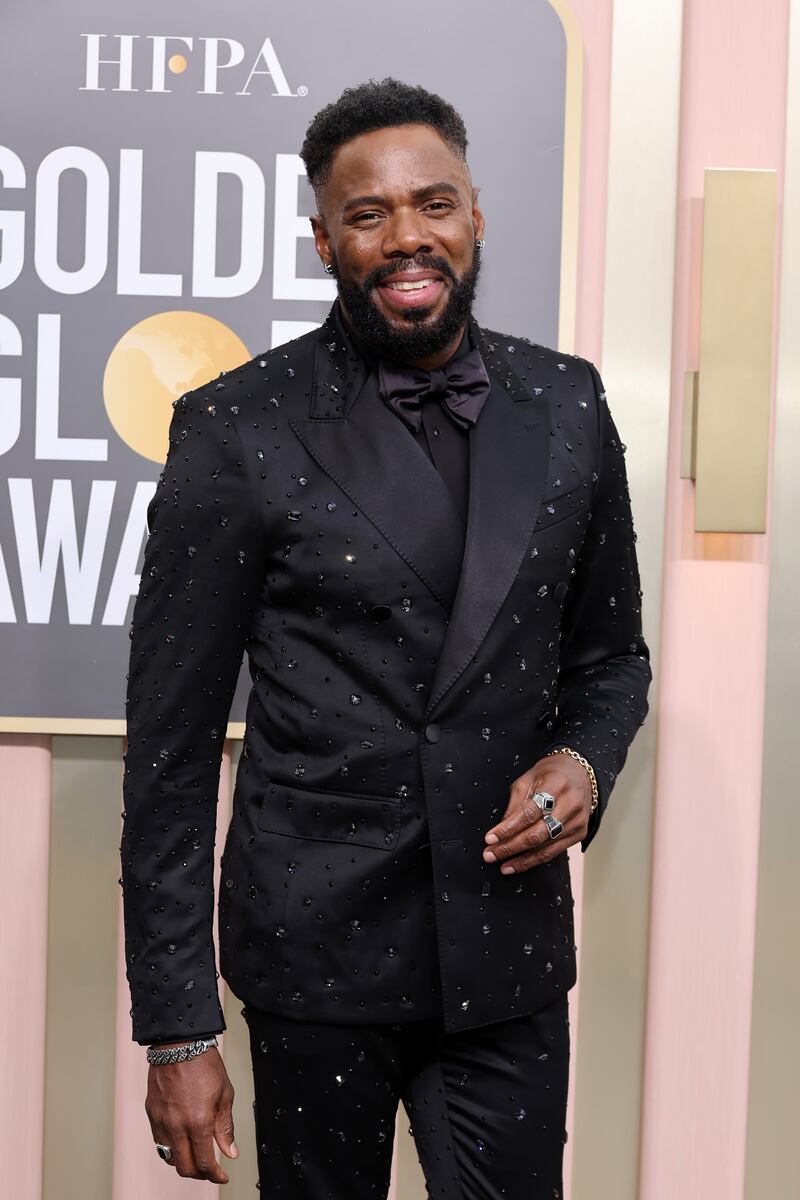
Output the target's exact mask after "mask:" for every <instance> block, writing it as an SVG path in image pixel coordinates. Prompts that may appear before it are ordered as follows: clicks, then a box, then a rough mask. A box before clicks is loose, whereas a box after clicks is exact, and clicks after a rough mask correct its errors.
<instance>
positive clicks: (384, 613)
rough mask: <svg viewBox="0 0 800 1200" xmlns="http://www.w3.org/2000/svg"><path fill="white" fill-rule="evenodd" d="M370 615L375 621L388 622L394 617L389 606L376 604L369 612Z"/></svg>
mask: <svg viewBox="0 0 800 1200" xmlns="http://www.w3.org/2000/svg"><path fill="white" fill-rule="evenodd" d="M369 615H370V616H371V617H372V619H373V621H386V620H388V618H389V617H390V616H391V615H392V610H391V608H390V607H389V605H388V604H376V605H374V607H373V608H371V609H370V610H369Z"/></svg>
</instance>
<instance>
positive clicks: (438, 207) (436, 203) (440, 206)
mask: <svg viewBox="0 0 800 1200" xmlns="http://www.w3.org/2000/svg"><path fill="white" fill-rule="evenodd" d="M425 207H426V208H427V209H428V211H429V212H430V211H431V210H433V211H434V212H442V211H445V212H446V211H447V210H448V209H451V208H452V207H453V205H452V204H451V203H450V202H449V201H448V200H431V201H430V203H429V204H426V206H425Z"/></svg>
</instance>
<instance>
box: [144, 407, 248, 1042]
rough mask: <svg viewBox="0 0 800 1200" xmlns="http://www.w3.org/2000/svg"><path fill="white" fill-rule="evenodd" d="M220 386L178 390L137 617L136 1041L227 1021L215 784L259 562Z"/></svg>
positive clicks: (187, 1033)
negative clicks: (221, 989) (218, 958)
mask: <svg viewBox="0 0 800 1200" xmlns="http://www.w3.org/2000/svg"><path fill="white" fill-rule="evenodd" d="M223 386H224V385H223ZM217 387H219V384H218V385H217ZM220 394H221V393H219V392H217V391H215V387H214V384H209V385H208V386H207V387H206V388H205V389H198V390H197V391H195V392H191V393H189V394H187V395H186V396H183V397H181V399H180V400H179V401H178V402H177V403H176V406H175V410H174V414H173V417H172V421H171V424H170V430H169V451H168V454H167V460H166V464H165V466H164V470H163V471H162V473H161V476H160V478H159V481H158V484H157V487H156V491H155V494H154V496H153V499H152V501H151V502H150V505H149V507H148V514H147V516H148V528H149V537H148V539H147V543H146V546H145V553H144V563H143V567H142V576H141V583H140V587H139V593H138V596H137V599H136V603H135V605H134V611H133V622H132V626H131V652H130V667H129V674H128V688H127V702H126V713H127V723H128V746H127V752H126V755H125V771H124V778H123V796H124V808H125V811H124V814H123V818H124V819H123V833H122V843H121V847H120V855H121V859H122V881H121V882H122V889H123V908H124V918H125V955H126V969H127V976H128V982H129V984H130V989H131V1000H132V1010H131V1015H132V1018H133V1039H134V1041H139V1042H141V1043H146V1042H154V1041H162V1042H164V1041H171V1040H180V1039H181V1038H186V1037H194V1036H196V1033H197V1032H198V1031H208V1030H220V1031H221V1030H223V1029H224V1028H225V1021H224V1018H223V1015H222V1009H221V1007H220V1003H219V998H218V994H217V972H216V964H215V953H214V945H213V940H212V923H213V915H214V884H213V868H214V836H215V827H216V807H217V795H218V789H219V773H220V764H221V760H222V751H223V746H224V740H225V729H226V724H227V720H228V713H229V710H230V706H231V702H232V699H233V692H234V688H235V686H236V680H237V678H238V674H239V668H240V665H241V662H242V656H243V652H244V648H245V644H246V640H247V636H248V633H249V630H250V625H251V622H252V615H253V611H254V608H255V605H256V601H257V597H258V594H259V590H260V587H261V584H262V581H263V578H264V570H263V545H262V540H261V533H260V526H259V522H258V520H257V514H256V509H255V505H254V500H253V492H252V488H251V484H250V477H249V472H248V467H247V464H246V462H245V461H244V451H243V449H242V444H241V441H240V439H239V434H238V432H237V430H236V429H235V427H234V425H233V423H232V421H231V418H230V414H229V410H228V407H227V404H226V403H222V404H220V403H219V401H218V400H216V402H215V397H218V396H219V395H220Z"/></svg>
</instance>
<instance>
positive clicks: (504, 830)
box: [484, 791, 542, 861]
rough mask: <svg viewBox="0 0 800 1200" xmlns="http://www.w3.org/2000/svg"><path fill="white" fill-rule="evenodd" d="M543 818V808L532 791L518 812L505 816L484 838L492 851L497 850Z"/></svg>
mask: <svg viewBox="0 0 800 1200" xmlns="http://www.w3.org/2000/svg"><path fill="white" fill-rule="evenodd" d="M541 818H542V810H541V809H540V808H539V805H538V804H537V803H536V801H535V800H534V799H533V792H532V791H531V792H530V793H529V795H528V796H527V797H526V798H525V800H523V802H522V804H521V805H520V807H519V808H518V809H517V810H516V812H514V813H512V814H511V815H510V816H506V817H504V818H503V820H502V821H501V822H500V824H499V825H495V826H494V827H493V828H492V829H490V830H489V831H488V833H487V834H486V837H485V839H484V840H485V841H486V842H487V843H488V844H489V846H490V848H491V850H492V851H496V850H497V848H498V846H500V845H502V844H503V843H504V842H507V841H509V840H510V839H511V838H512V837H514V836H515V835H516V834H518V833H520V832H521V831H523V830H525V829H527V828H528V826H530V825H535V824H536V822H537V821H541ZM490 861H491V860H490Z"/></svg>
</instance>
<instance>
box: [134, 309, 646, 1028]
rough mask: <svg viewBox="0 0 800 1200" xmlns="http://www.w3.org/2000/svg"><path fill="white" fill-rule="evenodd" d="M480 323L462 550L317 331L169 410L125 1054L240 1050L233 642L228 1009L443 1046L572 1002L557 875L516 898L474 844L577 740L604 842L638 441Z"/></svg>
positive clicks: (636, 678)
mask: <svg viewBox="0 0 800 1200" xmlns="http://www.w3.org/2000/svg"><path fill="white" fill-rule="evenodd" d="M471 331H472V334H473V337H474V338H476V339H477V344H478V345H479V346H480V349H481V353H482V355H483V358H484V361H485V363H486V366H487V369H488V371H489V374H490V377H491V383H492V386H491V391H490V394H489V397H488V399H487V401H486V403H485V405H484V408H483V410H482V412H481V415H480V419H479V420H478V422H477V424H476V425H475V426H474V428H472V429H471V430H470V433H469V455H470V496H469V515H468V521H467V527H466V530H465V529H464V524H463V519H462V517H461V516H460V515H459V514H458V512H457V511H456V509H455V507H454V504H453V501H452V500H451V498H450V493H449V492H448V490H447V487H446V485H445V483H444V481H443V479H442V477H441V476H440V475H439V473H438V472H437V471H436V469H435V467H434V465H433V464H432V462H431V461H430V459H429V458H428V457H427V456H426V455H425V453H424V452H423V450H422V448H421V447H420V446H419V445H418V444H417V443H416V442H415V440H414V439H413V438H412V437H411V436H410V435H409V432H408V430H407V429H406V428H405V427H404V426H403V424H402V423H401V422H400V421H399V420H398V419H397V417H396V416H395V415H394V414H393V413H391V412H390V411H389V409H388V408H387V407H386V406H385V405H384V404H383V403H382V402H381V400H380V398H379V396H378V394H377V388H376V383H375V379H374V375H373V374H371V373H370V371H369V368H368V367H367V366H366V364H365V363H364V361H363V359H361V358H360V357H359V356H358V355H357V354H356V353H355V352H354V351H353V349H352V347H351V346H350V345H349V344H348V343H347V342H345V341H343V339H342V338H341V336H339V335H338V334H337V333H336V331H335V327H334V325H333V324H332V323H331V320H330V318H329V320H328V321H327V322H326V323H325V324H324V325H323V326H322V328H321V329H320V330H318V331H315V332H313V333H309V334H307V335H306V336H304V337H301V338H298V339H297V340H295V341H293V342H290V343H289V344H288V345H284V346H281V347H279V348H277V349H275V350H272V351H270V352H268V353H266V354H263V355H261V356H258V357H256V358H254V359H252V360H251V361H250V362H248V363H245V364H244V365H243V366H242V367H239V368H238V369H236V370H233V371H230V372H228V373H226V374H223V375H222V376H220V377H219V379H217V380H214V381H212V382H210V383H208V384H207V385H206V386H204V387H201V388H198V389H197V390H195V391H193V392H190V393H189V394H187V395H185V396H182V397H181V398H180V400H179V401H178V402H177V404H176V406H175V412H174V416H173V418H172V423H171V426H170V437H169V454H168V457H167V461H166V465H165V467H164V470H163V472H162V474H161V477H160V479H159V482H158V486H157V489H156V493H155V496H154V498H153V500H152V503H151V505H150V508H149V510H148V522H149V528H150V535H149V538H148V541H147V545H146V549H145V556H144V565H143V570H142V577H141V587H140V590H139V595H138V598H137V601H136V604H135V608H134V615H133V623H132V644H131V657H130V673H129V677H128V695H127V718H128V748H127V753H126V761H125V775H124V802H125V820H124V830H123V837H122V846H121V857H122V882H123V896H124V910H125V934H126V962H127V972H128V979H129V982H130V987H131V996H132V1002H133V1008H132V1015H133V1036H134V1039H135V1040H138V1041H150V1040H158V1039H160V1040H167V1039H171V1038H179V1037H187V1036H191V1035H192V1034H194V1033H198V1032H207V1031H210V1030H214V1029H218V1030H221V1029H224V1028H225V1022H224V1019H223V1016H222V1012H221V1008H220V1004H219V999H218V993H217V972H216V963H215V953H214V947H213V941H212V920H213V914H214V895H213V893H214V889H213V867H214V836H215V814H216V803H217V791H218V781H219V771H220V760H221V755H222V749H223V742H224V738H225V727H226V721H227V718H228V712H229V709H230V705H231V700H232V695H233V691H234V687H235V683H236V679H237V675H238V672H239V667H240V664H241V660H242V656H243V653H244V652H245V651H246V652H247V656H248V660H249V670H250V676H251V679H252V688H251V691H250V696H249V701H248V707H247V717H246V732H245V738H244V745H243V752H242V756H241V759H240V763H239V768H238V772H237V779H236V787H235V793H234V799H233V816H232V820H231V823H230V827H229V829H228V832H227V837H226V839H225V844H224V848H223V851H222V864H221V885H220V891H219V946H220V971H221V974H222V976H223V977H224V979H225V980H226V981H227V983H228V984H229V986H230V987H231V988H232V990H233V992H234V993H235V994H236V996H238V997H239V998H240V999H242V1000H243V1001H245V1002H246V1003H249V1004H251V1005H253V1006H255V1007H260V1008H263V1009H265V1010H268V1011H273V1012H276V1013H282V1014H285V1015H288V1016H294V1017H298V1018H301V1019H302V1018H304V1017H305V1018H307V1019H309V1020H317V1021H324V1020H331V1021H343V1022H348V1021H353V1022H360V1021H369V1022H375V1021H391V1022H394V1021H410V1020H415V1019H422V1018H426V1017H431V1016H434V1015H439V1014H441V1015H442V1016H443V1019H444V1024H445V1028H446V1029H447V1030H448V1031H454V1030H459V1029H467V1028H470V1027H473V1026H478V1025H483V1024H486V1023H489V1022H493V1021H499V1020H502V1019H505V1018H508V1017H511V1016H514V1015H518V1014H522V1013H526V1012H531V1011H533V1010H534V1009H536V1008H537V1007H539V1006H540V1005H542V1004H545V1003H547V1002H548V1001H549V1000H550V999H554V998H555V997H556V996H557V995H558V994H559V993H561V992H563V991H564V990H565V989H568V988H569V987H571V986H572V984H573V983H574V981H575V946H574V935H573V900H572V894H571V890H570V875H569V861H568V856H567V854H566V853H563V854H560V855H557V856H556V857H555V858H554V859H553V860H552V861H551V862H549V863H547V864H545V865H542V866H538V867H535V868H533V869H531V870H529V871H526V872H522V873H520V874H518V875H511V876H503V875H501V874H500V872H499V868H498V866H497V865H496V864H494V865H489V864H486V863H484V861H483V858H482V852H483V848H484V834H485V833H486V831H487V830H488V829H489V828H490V827H491V826H492V825H493V824H495V823H496V822H497V821H498V820H499V819H500V818H501V817H502V814H503V812H504V811H505V808H506V806H507V803H508V799H509V788H510V784H511V782H512V781H513V780H514V779H515V778H516V777H517V776H518V775H520V774H521V773H522V772H524V771H525V770H527V769H528V768H529V767H530V766H532V765H533V763H534V762H535V761H536V760H537V759H538V758H540V757H541V756H542V755H543V754H545V753H546V752H547V751H549V750H551V749H554V748H555V747H556V746H558V745H570V746H573V747H574V748H575V749H576V750H578V751H579V752H580V753H582V754H584V755H585V756H586V757H587V758H588V759H589V760H590V762H591V763H592V765H593V767H594V769H595V772H596V775H597V781H598V784H599V790H600V804H599V807H598V810H597V812H596V813H595V814H594V816H593V817H592V819H591V824H590V828H589V832H588V835H587V837H586V839H585V841H584V842H583V849H584V850H585V849H586V847H587V846H588V844H589V842H590V841H591V840H592V838H593V837H594V836H595V834H596V832H597V828H598V826H599V824H600V820H601V818H602V815H603V812H604V810H605V807H606V805H607V803H608V798H609V794H610V792H611V790H612V787H613V785H614V782H615V780H616V778H617V775H618V773H619V771H620V770H621V768H622V766H623V764H624V762H625V758H626V755H627V751H628V747H629V745H630V743H631V741H632V739H633V737H634V735H635V733H636V731H637V729H638V728H639V726H640V725H641V724H642V722H643V721H644V718H645V715H646V713H647V709H648V705H647V692H648V687H649V684H650V680H651V670H650V663H649V654H648V648H647V645H646V643H645V641H644V639H643V636H642V624H641V590H640V579H639V573H638V567H637V559H636V548H635V533H634V528H633V523H632V518H631V508H630V499H629V493H628V485H627V479H626V472H625V458H624V450H625V447H624V446H623V444H622V443H621V441H620V438H619V435H618V433H617V430H616V428H615V425H614V421H613V420H612V417H611V413H610V411H609V408H608V404H607V401H606V397H605V393H604V391H603V386H602V383H601V380H600V377H599V375H598V373H597V371H596V369H595V368H594V366H593V365H592V364H591V363H589V362H587V361H586V360H584V359H582V358H579V357H575V356H570V355H564V354H560V353H557V352H556V351H554V350H552V349H548V348H546V347H543V346H536V345H532V344H530V343H529V342H527V341H525V340H524V339H519V338H513V337H508V336H507V335H500V334H497V333H493V332H491V331H489V330H485V329H480V328H479V327H478V326H477V325H476V324H474V323H473V325H472V327H471Z"/></svg>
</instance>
